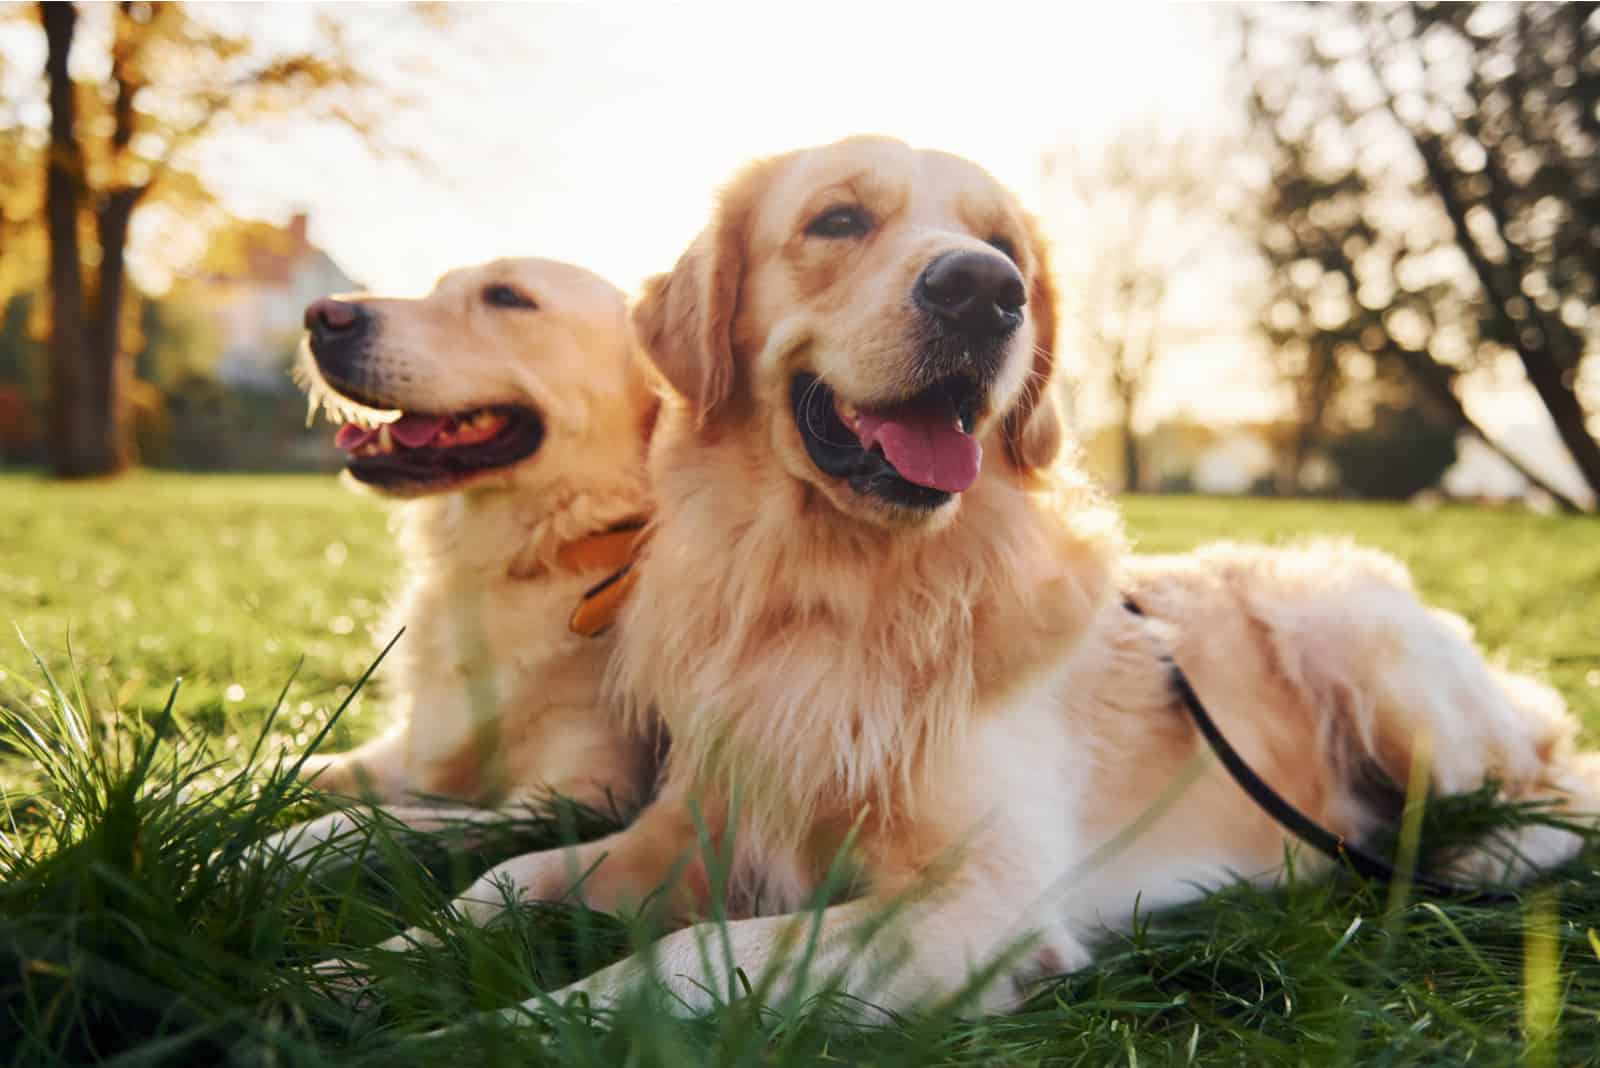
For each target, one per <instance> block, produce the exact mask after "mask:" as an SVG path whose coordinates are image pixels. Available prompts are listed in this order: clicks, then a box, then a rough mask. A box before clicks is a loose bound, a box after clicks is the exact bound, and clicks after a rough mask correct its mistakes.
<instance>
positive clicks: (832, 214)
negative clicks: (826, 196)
mask: <svg viewBox="0 0 1600 1068" xmlns="http://www.w3.org/2000/svg"><path fill="white" fill-rule="evenodd" d="M871 229H872V216H870V215H868V214H867V213H866V212H865V211H863V210H862V209H861V208H858V207H855V206H854V205H847V206H845V207H842V208H829V209H828V210H827V211H825V212H823V213H822V214H821V215H818V216H817V217H816V218H815V219H812V220H811V221H810V222H808V223H806V233H807V234H810V235H811V236H812V237H827V238H839V237H862V236H864V235H865V234H866V232H867V231H868V230H871Z"/></svg>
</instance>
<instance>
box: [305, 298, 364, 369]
mask: <svg viewBox="0 0 1600 1068" xmlns="http://www.w3.org/2000/svg"><path fill="white" fill-rule="evenodd" d="M305 321H306V332H307V333H308V334H309V335H310V339H311V355H312V357H313V358H314V359H315V360H316V361H317V367H318V368H320V369H321V371H322V374H323V376H324V377H325V378H327V379H328V380H329V381H330V382H332V383H334V384H336V385H338V386H341V387H348V386H354V385H356V384H358V383H361V382H364V381H365V380H366V379H367V378H368V377H370V376H369V375H368V374H367V373H366V369H365V368H364V367H363V366H362V364H363V358H364V357H365V356H366V354H367V350H368V347H369V344H370V342H371V340H372V334H373V324H374V322H375V318H374V316H373V314H372V313H371V312H370V311H368V310H367V309H366V308H365V307H363V306H362V305H361V304H358V303H356V302H355V301H348V300H334V299H332V298H331V297H325V298H323V299H322V300H314V301H312V302H311V303H310V304H308V305H306V318H305Z"/></svg>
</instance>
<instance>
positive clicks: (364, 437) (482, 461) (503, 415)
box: [334, 404, 544, 492]
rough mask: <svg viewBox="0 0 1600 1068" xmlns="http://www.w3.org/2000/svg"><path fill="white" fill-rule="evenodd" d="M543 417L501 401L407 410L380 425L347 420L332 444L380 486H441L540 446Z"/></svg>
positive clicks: (353, 468) (355, 472) (356, 471)
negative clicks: (436, 411) (439, 410)
mask: <svg viewBox="0 0 1600 1068" xmlns="http://www.w3.org/2000/svg"><path fill="white" fill-rule="evenodd" d="M543 441H544V420H542V419H540V418H539V414H538V413H537V412H535V411H533V410H532V409H531V408H524V407H522V406H521V405H515V404H498V405H492V406H490V407H486V408H475V409H472V410H470V411H464V412H457V413H455V414H453V415H432V414H427V413H422V412H406V413H404V414H403V415H401V416H400V418H399V419H396V420H395V421H393V422H391V423H384V424H382V425H380V426H360V425H357V424H355V423H346V424H345V425H344V426H341V427H340V428H339V433H338V435H337V436H336V437H335V438H334V444H336V445H338V446H339V448H341V449H343V450H345V452H347V453H349V456H350V459H349V462H348V463H347V464H346V469H347V470H348V471H349V472H350V474H351V476H352V477H354V478H355V479H356V480H357V481H358V482H362V483H365V484H366V485H369V486H374V487H376V488H379V489H391V490H407V491H412V492H415V491H417V490H423V489H443V488H446V487H448V486H453V485H456V484H458V483H460V482H463V481H465V480H466V479H468V478H470V477H472V476H474V475H478V474H482V473H484V472H486V471H492V470H495V469H496V468H501V467H508V466H510V465H511V464H514V463H516V462H517V461H518V460H522V459H526V458H527V457H529V456H532V455H533V454H534V453H535V452H537V451H538V449H539V446H540V444H542V443H543Z"/></svg>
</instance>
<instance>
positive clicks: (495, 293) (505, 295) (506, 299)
mask: <svg viewBox="0 0 1600 1068" xmlns="http://www.w3.org/2000/svg"><path fill="white" fill-rule="evenodd" d="M483 302H484V303H485V304H487V305H489V307H491V308H525V309H527V310H529V311H537V310H538V308H539V305H537V304H535V303H534V302H533V298H532V297H530V296H528V295H527V294H526V293H524V292H522V290H520V289H517V288H515V287H513V286H506V285H492V286H484V287H483Z"/></svg>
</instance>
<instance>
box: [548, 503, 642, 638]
mask: <svg viewBox="0 0 1600 1068" xmlns="http://www.w3.org/2000/svg"><path fill="white" fill-rule="evenodd" d="M644 528H645V520H644V519H643V518H642V517H639V518H634V519H627V520H624V521H623V522H621V523H618V524H617V525H616V526H613V527H610V528H608V529H606V530H602V531H598V532H596V533H594V534H588V535H585V536H584V537H581V538H579V539H578V540H577V541H569V542H567V543H566V544H565V545H563V546H561V548H560V549H558V550H556V561H557V562H558V563H560V564H561V566H562V567H564V568H567V569H568V570H570V571H587V570H593V569H597V568H607V569H609V570H610V574H608V575H607V576H606V577H605V578H604V579H601V580H600V582H598V583H597V584H595V585H593V586H591V587H589V589H587V590H585V591H584V593H583V596H582V597H580V598H579V599H578V606H577V607H576V608H574V609H573V610H572V615H571V616H570V617H569V618H568V620H567V627H568V628H569V629H570V630H571V631H572V632H573V633H574V634H581V635H583V636H584V637H585V638H593V637H595V636H596V635H598V634H603V633H605V632H606V631H607V630H609V629H610V627H611V625H612V624H613V623H615V622H616V621H617V613H619V612H620V611H622V602H623V601H626V600H627V599H628V594H629V593H630V592H631V591H632V590H633V586H634V583H635V582H636V581H638V578H639V575H638V573H637V572H636V571H635V570H634V569H633V559H634V556H635V555H637V553H638V551H639V546H640V545H642V544H643V543H644Z"/></svg>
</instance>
